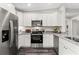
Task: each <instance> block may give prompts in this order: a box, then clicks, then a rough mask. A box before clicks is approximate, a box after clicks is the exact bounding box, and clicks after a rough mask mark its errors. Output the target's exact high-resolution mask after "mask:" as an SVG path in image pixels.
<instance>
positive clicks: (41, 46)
mask: <svg viewBox="0 0 79 59" xmlns="http://www.w3.org/2000/svg"><path fill="white" fill-rule="evenodd" d="M73 6H74V7H73ZM78 6H79V4H75V3H12V4H11V3H2V4H0V9H1V11H0V14H1V15H0V17H1V19H0V24H1V26H0V28H1V29H0V32H1V33H2V34H0V36H1V39H0V43H1V45H0V52H1V53H0V54H1V55H9V54H14V55H78V54H79V52H78V50H79V47H78V42H79V31H78V30H79V27H78V24H79V22H78V21H79V20H78V19H79V11H78V10H79V7H78ZM5 13H6V15H5ZM2 16H3V18H2ZM2 20H3V21H2ZM7 28H8V29H7ZM7 30H8V31H9V32H8V31H7ZM6 34H7V35H6ZM9 37H10V38H9ZM8 43H9V44H8ZM6 44H7V45H6ZM8 48H9V49H8ZM74 48H75V49H74Z"/></svg>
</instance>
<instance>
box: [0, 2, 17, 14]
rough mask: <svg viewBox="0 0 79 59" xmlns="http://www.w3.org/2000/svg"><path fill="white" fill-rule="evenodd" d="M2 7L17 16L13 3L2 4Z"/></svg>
mask: <svg viewBox="0 0 79 59" xmlns="http://www.w3.org/2000/svg"><path fill="white" fill-rule="evenodd" d="M0 7H1V8H4V9H6V10H7V11H9V12H10V13H12V14H15V15H16V11H15V7H14V5H13V4H11V3H0Z"/></svg>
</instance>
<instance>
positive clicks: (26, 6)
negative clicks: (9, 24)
mask: <svg viewBox="0 0 79 59" xmlns="http://www.w3.org/2000/svg"><path fill="white" fill-rule="evenodd" d="M14 6H15V7H16V9H18V10H21V11H26V12H27V11H40V10H46V9H55V8H58V7H59V6H60V4H59V3H31V4H30V3H15V4H14Z"/></svg>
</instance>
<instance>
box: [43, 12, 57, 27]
mask: <svg viewBox="0 0 79 59" xmlns="http://www.w3.org/2000/svg"><path fill="white" fill-rule="evenodd" d="M42 19H43V26H58V23H57V12H54V13H50V14H43V17H42Z"/></svg>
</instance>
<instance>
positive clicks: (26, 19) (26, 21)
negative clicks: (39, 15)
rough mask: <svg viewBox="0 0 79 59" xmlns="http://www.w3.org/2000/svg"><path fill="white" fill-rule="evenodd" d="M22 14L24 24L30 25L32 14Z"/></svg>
mask: <svg viewBox="0 0 79 59" xmlns="http://www.w3.org/2000/svg"><path fill="white" fill-rule="evenodd" d="M23 16H24V17H23V20H24V26H31V19H32V17H33V15H32V14H27V13H24V14H23Z"/></svg>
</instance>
